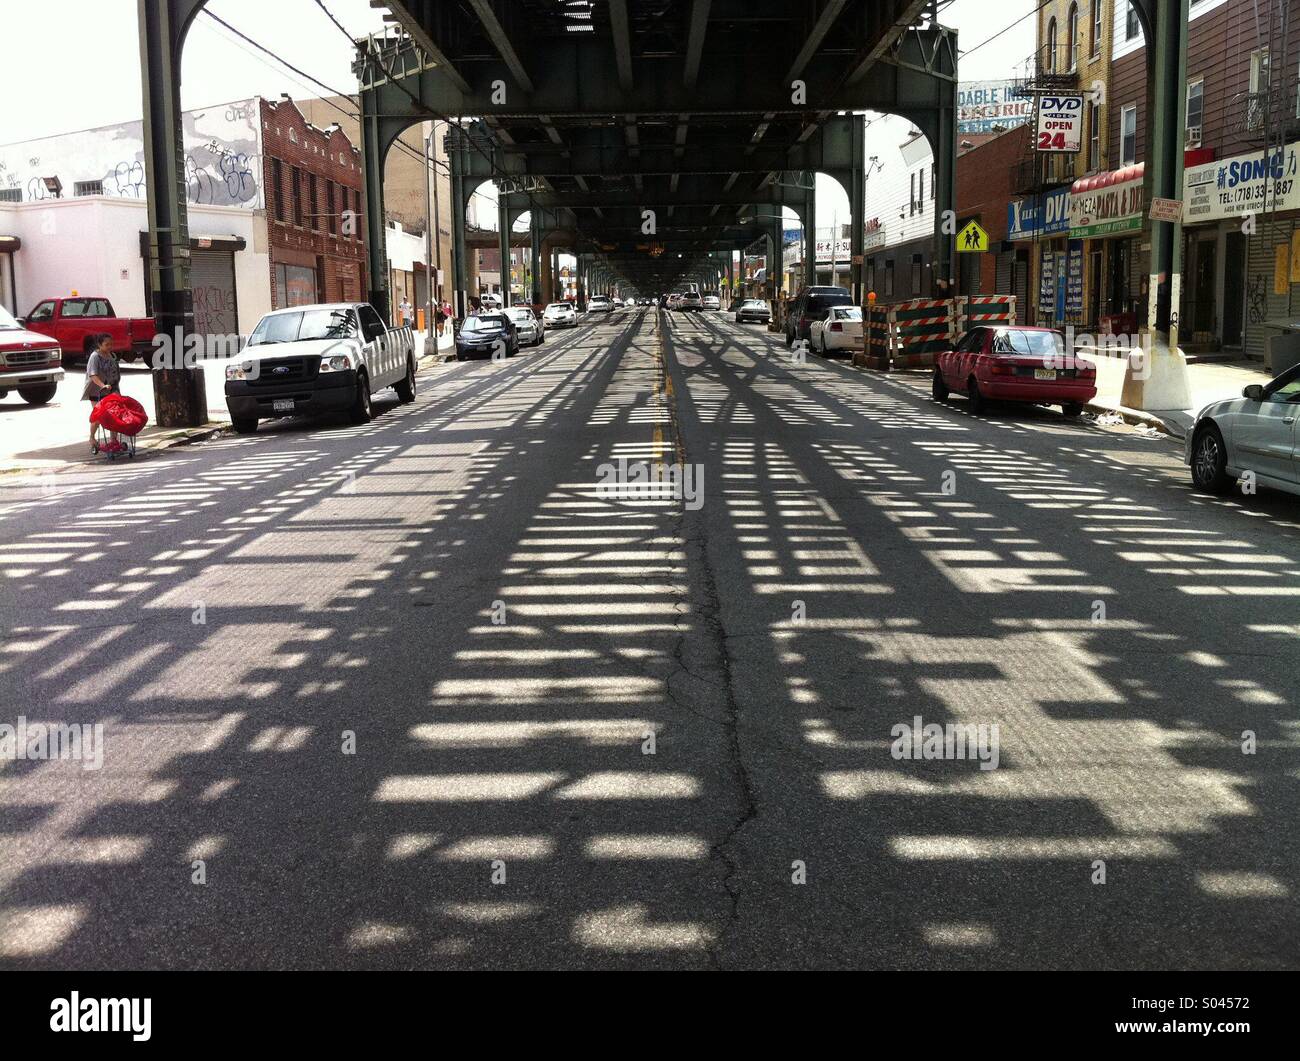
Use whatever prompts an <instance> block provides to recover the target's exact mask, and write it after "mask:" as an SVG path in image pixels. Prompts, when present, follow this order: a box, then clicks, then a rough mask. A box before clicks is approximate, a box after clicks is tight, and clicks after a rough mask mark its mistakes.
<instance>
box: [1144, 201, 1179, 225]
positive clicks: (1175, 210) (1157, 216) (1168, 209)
mask: <svg viewBox="0 0 1300 1061" xmlns="http://www.w3.org/2000/svg"><path fill="white" fill-rule="evenodd" d="M1147 216H1148V217H1150V218H1151V220H1152V221H1172V222H1173V223H1174V224H1175V225H1176V224H1178V223H1179V222H1180V221H1182V219H1183V201H1182V200H1181V199H1152V200H1151V209H1150V211H1149V212H1148V215H1147Z"/></svg>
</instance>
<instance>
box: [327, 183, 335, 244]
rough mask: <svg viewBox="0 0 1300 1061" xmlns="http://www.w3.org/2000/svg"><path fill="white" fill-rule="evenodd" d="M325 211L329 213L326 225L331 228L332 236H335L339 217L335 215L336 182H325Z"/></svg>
mask: <svg viewBox="0 0 1300 1061" xmlns="http://www.w3.org/2000/svg"><path fill="white" fill-rule="evenodd" d="M325 210H326V212H327V213H328V215H329V216H328V218H327V219H326V223H327V225H328V227H329V231H330V235H331V236H332V235H334V233H335V231H336V230H337V228H338V217H337V216H335V213H334V182H333V181H326V182H325Z"/></svg>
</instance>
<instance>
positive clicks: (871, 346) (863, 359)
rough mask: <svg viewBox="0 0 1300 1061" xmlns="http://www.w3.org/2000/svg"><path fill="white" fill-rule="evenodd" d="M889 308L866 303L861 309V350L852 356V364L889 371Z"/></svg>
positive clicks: (890, 333)
mask: <svg viewBox="0 0 1300 1061" xmlns="http://www.w3.org/2000/svg"><path fill="white" fill-rule="evenodd" d="M890 308H891V307H889V306H878V305H876V304H875V303H874V302H871V303H868V304H867V305H866V306H864V307H863V309H862V349H861V350H858V351H856V352H855V353H854V355H853V363H854V364H855V365H861V366H863V367H864V368H874V369H876V370H877V371H879V372H888V371H889V359H890V357H891V356H892V351H893V332H894V324H893V321H892V320H891V319H890V312H889V311H890Z"/></svg>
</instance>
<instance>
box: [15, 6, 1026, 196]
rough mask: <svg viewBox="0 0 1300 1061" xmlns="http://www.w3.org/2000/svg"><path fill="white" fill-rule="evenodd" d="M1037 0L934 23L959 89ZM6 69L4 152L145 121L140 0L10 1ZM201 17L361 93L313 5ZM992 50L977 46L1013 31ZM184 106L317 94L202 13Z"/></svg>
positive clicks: (823, 191) (833, 187) (1007, 42)
mask: <svg viewBox="0 0 1300 1061" xmlns="http://www.w3.org/2000/svg"><path fill="white" fill-rule="evenodd" d="M325 6H326V7H327V8H328V9H329V11H330V12H331V13H332V14H333V15H334V17H335V18H337V19H338V21H339V22H341V23H342V24H343V25H344V26H345V27H346V28H347V29H348V31H349V32H350V33H352V34H353V35H355V36H361V35H363V34H365V33H367V32H370V31H373V30H380V29H382V28H383V18H382V16H381V14H380V13H379V12H378V11H375V10H372V9H371V7H370V5H369V3H368V0H325ZM1035 6H1036V5H1035V4H1034V2H1033V0H1007V2H1000V3H997V4H993V3H990V2H989V0H954V2H953V3H952V4H951V5H950V6H949V7H948V8H947V9H946V10H945V11H944V12H943V14H942V17H941V20H942V21H943V22H944V23H945V24H946V25H949V26H954V27H955V28H956V29H957V30H958V33H959V41H960V43H961V46H962V47H963V49H965V50H968V51H969V52H970V54H969V55H967V56H964V57H963V59H962V62H961V78H962V80H963V81H984V80H997V79H1001V78H1007V77H1011V76H1013V75H1014V74H1015V73H1016V67H1017V65H1018V64H1021V63H1023V61H1024V60H1025V58H1026V57H1027V56H1028V55H1029V54H1030V53H1031V52H1032V51H1033V50H1034V20H1033V19H1032V18H1030V17H1025V16H1028V15H1029V14H1030V12H1032V11H1033V9H1034V7H1035ZM4 7H5V11H4V28H5V39H6V40H7V41H8V42H9V45H8V47H7V48H6V50H5V61H4V63H3V64H0V99H6V100H9V101H14V100H32V101H33V102H32V105H30V106H26V107H18V106H7V107H5V108H4V109H3V110H0V144H9V143H16V142H19V141H24V140H33V139H37V138H39V137H43V136H50V135H53V134H57V133H67V132H75V131H78V130H81V129H93V128H95V127H97V126H101V125H112V124H115V123H117V122H124V121H132V120H138V119H139V118H140V113H141V102H140V98H141V93H140V65H139V32H138V20H137V6H136V0H47V2H46V3H43V4H23V5H19V4H16V3H11V2H6V3H5V5H4ZM208 9H209V10H210V11H212V12H213V13H214V14H216V15H218V16H220V17H221V18H222V19H224V20H225V21H226V22H228V23H230V24H231V25H232V26H234V27H235V28H236V29H238V30H240V31H241V32H243V33H245V34H247V35H248V36H249V37H252V38H254V39H255V40H258V41H260V42H262V43H263V44H265V45H266V46H267V47H269V48H271V49H272V50H273V51H274V52H275V53H276V54H277V55H278V56H280V57H282V58H283V59H285V60H286V61H287V62H289V63H291V64H293V65H294V66H296V67H298V68H299V69H300V70H303V71H305V72H306V73H308V74H311V75H312V77H314V78H318V79H319V80H320V81H322V82H324V83H325V84H327V85H329V86H331V87H333V88H336V89H339V90H341V91H343V92H353V91H355V90H356V79H355V77H354V75H353V74H352V69H351V62H352V54H351V52H350V49H349V47H348V44H347V42H346V41H345V40H344V39H343V35H342V34H341V33H340V32H339V31H338V29H337V28H336V27H335V26H334V25H333V24H331V22H330V20H329V18H328V17H327V16H326V14H325V13H324V12H323V11H322V10H321V8H320V6H319V5H318V4H317V2H316V0H275V2H274V3H271V2H268V0H211V3H209V4H208ZM1017 19H1023V20H1022V21H1020V22H1019V23H1017V24H1015V25H1014V28H1012V29H1011V30H1009V31H1008V32H1006V33H1004V34H1002V35H1001V36H999V37H998V38H997V39H996V40H995V41H994V42H993V43H991V44H990V45H988V46H987V47H979V45H980V44H981V42H983V41H985V40H987V39H988V38H990V37H992V36H993V35H994V34H995V33H997V32H998V31H999V30H1002V29H1004V28H1005V27H1007V26H1011V25H1012V24H1013V23H1016V20H1017ZM53 27H57V40H58V51H59V54H60V55H63V56H65V57H69V58H71V59H72V61H71V62H69V63H63V64H60V71H61V72H60V75H59V76H58V77H52V76H51V75H50V65H49V64H50V58H49V56H50V52H49V49H48V48H45V47H30V48H28V47H23V48H19V47H15V46H14V44H13V42H15V41H43V40H48V39H50V36H51V32H52V28H53ZM181 86H182V87H181V102H182V105H183V106H184V107H185V108H186V109H190V108H194V107H203V106H208V105H210V104H214V103H224V102H227V101H230V100H236V99H246V98H248V97H250V96H255V95H261V96H266V97H268V98H270V99H275V98H277V97H279V95H280V94H281V93H288V94H289V95H290V96H293V97H294V98H304V97H306V96H310V95H324V94H325V93H324V92H323V91H322V90H321V89H319V88H318V87H317V86H314V85H311V84H310V83H309V82H306V81H304V80H303V79H302V78H300V77H298V76H297V75H295V74H293V73H291V72H289V71H288V70H285V69H284V68H283V67H281V66H280V65H279V64H277V63H276V62H275V60H273V59H271V58H270V57H269V56H267V55H265V54H263V53H261V52H259V51H257V50H256V49H255V48H253V47H252V46H251V45H249V44H247V43H245V42H243V41H241V40H239V39H238V38H237V37H235V36H234V35H232V34H231V33H230V32H229V31H228V30H227V29H225V28H224V27H222V26H220V25H218V24H217V23H216V22H215V21H213V20H212V19H211V18H208V17H205V16H204V15H200V16H199V18H198V20H197V21H196V23H195V26H194V29H193V30H192V31H191V33H190V37H189V40H188V41H187V43H186V48H185V56H184V65H183V69H182V81H181ZM817 199H818V202H817V210H818V213H819V214H820V215H822V216H823V217H829V216H830V212H833V211H837V210H839V211H843V212H847V209H848V200H847V198H846V197H845V196H844V194H843V192H842V190H841V189H840V188H839V186H838V185H837V184H835V182H834V181H829V182H828V181H827V180H826V179H825V178H823V179H822V180H820V181H819V184H818V196H817Z"/></svg>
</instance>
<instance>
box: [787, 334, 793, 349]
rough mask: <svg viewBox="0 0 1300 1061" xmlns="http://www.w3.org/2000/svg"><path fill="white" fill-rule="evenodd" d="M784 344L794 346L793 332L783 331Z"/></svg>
mask: <svg viewBox="0 0 1300 1061" xmlns="http://www.w3.org/2000/svg"><path fill="white" fill-rule="evenodd" d="M785 345H786V346H794V332H786V333H785Z"/></svg>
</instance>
